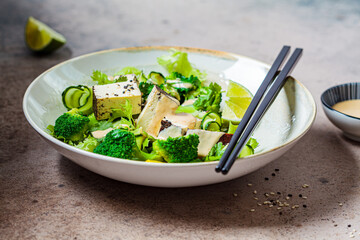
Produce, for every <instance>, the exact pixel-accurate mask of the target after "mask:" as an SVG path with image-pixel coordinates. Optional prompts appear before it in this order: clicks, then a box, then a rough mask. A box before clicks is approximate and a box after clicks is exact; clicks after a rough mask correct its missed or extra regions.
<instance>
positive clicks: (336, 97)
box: [321, 82, 360, 141]
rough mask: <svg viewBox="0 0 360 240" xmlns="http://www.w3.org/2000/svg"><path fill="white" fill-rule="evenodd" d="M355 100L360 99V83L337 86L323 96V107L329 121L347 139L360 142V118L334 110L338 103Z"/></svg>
mask: <svg viewBox="0 0 360 240" xmlns="http://www.w3.org/2000/svg"><path fill="white" fill-rule="evenodd" d="M355 99H360V82H355V83H346V84H341V85H337V86H334V87H331V88H329V89H327V90H326V91H325V92H324V93H323V94H322V95H321V102H322V106H323V109H324V112H325V114H326V116H327V117H328V118H329V120H330V121H331V122H332V123H333V124H334V125H335V126H336V127H338V128H339V129H341V130H342V131H343V132H344V135H345V136H346V137H348V138H350V139H352V140H355V141H360V118H357V117H354V116H350V115H347V114H345V113H342V112H339V111H337V110H335V109H333V106H334V105H335V104H336V103H339V102H343V101H346V100H355Z"/></svg>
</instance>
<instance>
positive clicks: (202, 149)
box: [186, 129, 225, 157]
mask: <svg viewBox="0 0 360 240" xmlns="http://www.w3.org/2000/svg"><path fill="white" fill-rule="evenodd" d="M190 134H196V135H198V136H199V141H200V143H199V146H198V156H199V157H206V156H207V155H208V154H209V152H210V150H211V148H212V147H213V146H214V145H215V144H216V143H217V142H218V141H219V139H220V138H221V136H222V135H224V134H225V133H224V132H212V131H205V130H200V129H189V130H188V131H187V133H186V135H190Z"/></svg>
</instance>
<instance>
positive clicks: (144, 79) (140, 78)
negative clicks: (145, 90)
mask: <svg viewBox="0 0 360 240" xmlns="http://www.w3.org/2000/svg"><path fill="white" fill-rule="evenodd" d="M146 81H147V78H146V77H145V74H144V72H141V74H140V76H139V82H146Z"/></svg>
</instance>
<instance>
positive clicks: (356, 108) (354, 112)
mask: <svg viewBox="0 0 360 240" xmlns="http://www.w3.org/2000/svg"><path fill="white" fill-rule="evenodd" d="M332 108H333V109H335V110H336V111H339V112H342V113H345V114H346V115H349V116H353V117H357V118H360V99H355V100H347V101H343V102H338V103H336V104H335V105H334V106H332Z"/></svg>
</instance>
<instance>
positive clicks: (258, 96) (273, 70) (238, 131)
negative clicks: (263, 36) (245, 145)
mask: <svg viewBox="0 0 360 240" xmlns="http://www.w3.org/2000/svg"><path fill="white" fill-rule="evenodd" d="M289 51H290V47H289V46H283V48H282V49H281V51H280V53H279V55H278V56H277V57H276V59H275V61H274V63H273V65H272V66H271V68H270V70H269V71H268V73H267V74H266V76H265V79H264V81H263V82H262V84H261V85H260V87H259V89H258V90H257V91H256V94H255V96H254V98H253V99H252V101H251V103H250V105H249V107H248V109H247V110H246V112H245V114H244V116H243V118H242V120H241V122H240V124H239V126H238V127H237V129H236V131H235V133H234V135H233V136H232V138H231V139H239V138H240V135H241V133H242V132H243V131H244V128H245V127H246V124H247V123H248V122H249V120H250V118H251V117H252V115H253V113H254V111H255V109H256V108H257V106H258V105H259V102H260V100H261V98H262V97H263V95H264V93H265V91H266V90H267V89H268V87H269V85H270V83H271V82H272V81H273V80H274V78H275V76H276V74H277V72H278V70H279V68H280V67H281V65H282V63H283V62H284V60H285V58H286V56H287V55H288V53H289ZM236 143H237V141H235V140H234V141H230V143H229V145H228V146H227V148H226V150H225V152H224V154H223V155H222V157H221V159H220V161H219V163H218V165H217V166H216V167H215V171H216V172H220V171H221V169H222V168H223V167H224V165H225V162H226V160H227V159H228V157H229V155H230V153H231V150H232V149H233V148H234V147H235V145H236Z"/></svg>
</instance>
